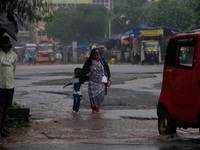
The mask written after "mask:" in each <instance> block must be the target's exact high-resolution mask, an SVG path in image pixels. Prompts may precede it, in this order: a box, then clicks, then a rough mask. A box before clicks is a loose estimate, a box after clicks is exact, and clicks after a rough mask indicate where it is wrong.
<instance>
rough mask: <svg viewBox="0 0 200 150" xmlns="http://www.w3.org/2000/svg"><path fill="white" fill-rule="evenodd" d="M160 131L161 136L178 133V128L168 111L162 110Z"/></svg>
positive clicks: (159, 120)
mask: <svg viewBox="0 0 200 150" xmlns="http://www.w3.org/2000/svg"><path fill="white" fill-rule="evenodd" d="M158 131H159V134H161V135H167V134H175V133H176V126H175V124H174V122H173V120H172V119H171V117H170V116H169V113H168V112H167V111H166V110H161V111H160V112H159V115H158Z"/></svg>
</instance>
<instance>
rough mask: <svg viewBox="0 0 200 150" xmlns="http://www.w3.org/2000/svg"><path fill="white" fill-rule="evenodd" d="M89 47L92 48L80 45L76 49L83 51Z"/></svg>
mask: <svg viewBox="0 0 200 150" xmlns="http://www.w3.org/2000/svg"><path fill="white" fill-rule="evenodd" d="M88 47H90V46H88V45H79V46H77V47H76V49H83V48H88Z"/></svg>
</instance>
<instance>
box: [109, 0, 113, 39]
mask: <svg viewBox="0 0 200 150" xmlns="http://www.w3.org/2000/svg"><path fill="white" fill-rule="evenodd" d="M111 9H112V4H111V0H109V28H108V30H109V38H110V37H111V17H112V13H111V11H112V10H111Z"/></svg>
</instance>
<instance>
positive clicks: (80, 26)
mask: <svg viewBox="0 0 200 150" xmlns="http://www.w3.org/2000/svg"><path fill="white" fill-rule="evenodd" d="M107 24H108V16H107V9H106V8H105V7H103V6H99V5H96V6H89V5H83V4H82V5H79V6H77V7H70V8H59V9H58V10H57V11H55V12H54V18H53V20H52V22H47V24H46V26H45V30H46V32H47V33H48V35H49V36H51V37H52V38H54V39H56V40H58V41H60V42H63V43H67V44H69V43H71V42H72V41H78V43H79V44H81V43H85V42H87V41H95V40H100V39H103V38H104V36H105V34H106V29H107Z"/></svg>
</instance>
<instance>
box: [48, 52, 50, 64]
mask: <svg viewBox="0 0 200 150" xmlns="http://www.w3.org/2000/svg"><path fill="white" fill-rule="evenodd" d="M48 58H49V64H51V53H50V52H48Z"/></svg>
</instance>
